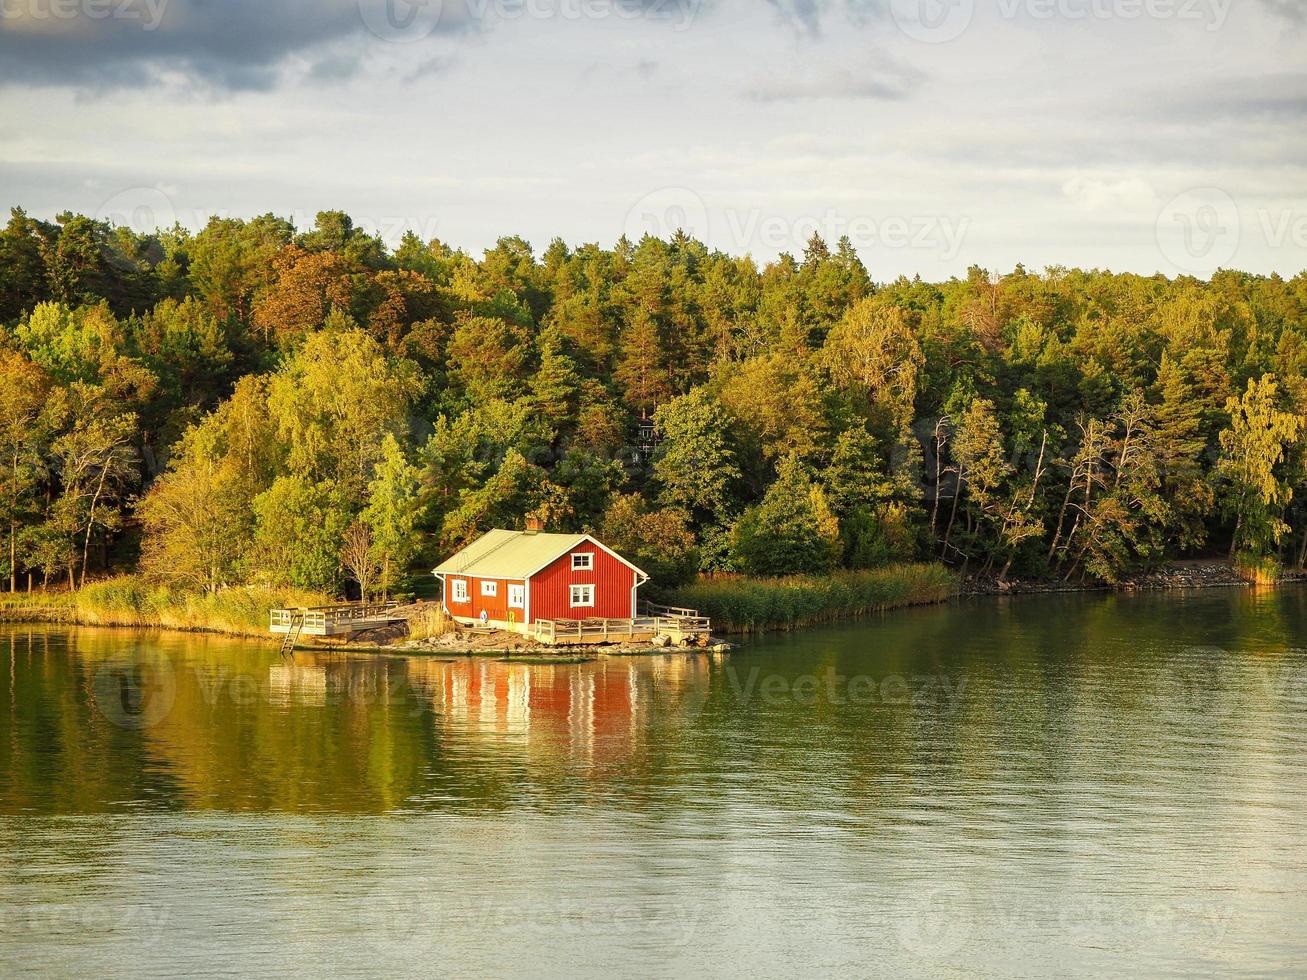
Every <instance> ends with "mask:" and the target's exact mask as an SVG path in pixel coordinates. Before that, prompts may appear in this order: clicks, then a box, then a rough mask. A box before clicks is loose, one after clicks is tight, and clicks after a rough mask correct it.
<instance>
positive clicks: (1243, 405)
mask: <svg viewBox="0 0 1307 980" xmlns="http://www.w3.org/2000/svg"><path fill="white" fill-rule="evenodd" d="M874 274H875V270H868V269H867V268H865V267H864V265H863V263H862V262H861V261H860V260H859V258H858V255H857V254H856V253H855V251H854V250H853V248H852V247H851V245H850V244H849V243H848V241H847V240H845V241H841V242H837V243H833V244H831V243H827V242H823V241H822V240H821V239H819V238H816V237H814V238H813V239H812V240H811V241H810V242H809V244H808V246H807V248H806V249H805V251H804V253H803V254H802V255H801V256H790V255H783V256H781V257H780V258H779V259H778V260H776V261H773V262H770V263H766V264H760V263H758V262H756V261H755V260H753V259H752V258H750V257H747V256H745V257H741V256H732V255H727V254H722V253H721V252H718V251H714V250H712V249H710V248H708V247H706V246H705V245H703V244H702V243H700V242H698V241H695V240H693V239H691V238H689V237H686V236H684V235H677V236H675V237H674V238H672V239H671V240H670V241H662V240H658V239H655V238H651V237H646V238H645V239H644V240H642V241H639V242H632V241H629V240H626V239H623V240H620V241H618V242H617V243H616V245H615V246H614V247H612V248H611V249H608V248H604V247H601V246H600V245H597V244H588V245H581V246H577V247H572V246H569V245H567V244H565V243H564V242H562V241H558V240H555V241H553V242H551V243H549V244H548V246H547V247H546V248H545V249H544V250H543V252H540V253H539V254H536V252H535V251H534V250H533V248H532V246H531V245H530V244H528V243H527V242H525V241H523V240H522V239H520V238H516V237H507V238H502V239H500V240H499V241H498V243H497V244H496V245H495V247H494V248H491V249H489V250H488V251H486V252H485V254H484V255H483V256H482V257H481V258H480V259H477V258H474V257H473V256H471V255H469V254H467V253H465V252H463V251H460V250H458V249H457V248H455V247H453V246H450V245H446V244H444V243H442V242H440V241H432V242H429V243H424V242H422V241H420V240H418V239H417V238H416V237H415V236H413V235H411V234H410V235H408V236H406V237H405V238H404V240H403V241H402V243H401V244H400V245H399V246H398V248H395V249H390V248H388V247H387V246H386V244H385V243H383V242H382V241H381V240H379V239H378V238H377V237H374V236H371V235H369V234H367V233H366V232H365V231H363V230H360V229H359V228H356V227H355V226H354V224H353V223H352V221H351V219H350V218H349V217H348V216H347V215H346V214H344V213H341V212H336V211H327V212H323V213H321V214H319V215H318V216H317V219H316V223H315V225H314V227H312V228H310V229H297V228H295V227H293V226H292V224H291V223H290V222H288V221H286V220H284V219H282V218H279V217H276V216H274V215H271V214H268V215H264V216H262V217H257V218H253V219H251V220H241V219H233V218H213V219H211V220H210V221H209V223H208V224H207V226H206V227H205V228H204V229H203V230H201V231H199V232H195V233H192V232H190V231H187V230H186V229H183V228H181V227H175V228H172V229H160V230H158V231H156V232H153V233H150V234H138V233H135V232H133V231H132V230H130V229H127V228H121V227H111V226H109V225H108V224H105V223H102V222H99V221H96V220H94V219H92V218H88V217H86V216H83V215H77V214H61V215H59V216H58V217H57V219H56V220H54V221H45V220H40V219H37V218H33V217H30V216H29V215H27V214H26V213H25V212H24V211H22V210H19V209H14V210H13V211H12V214H11V217H10V219H9V222H8V224H7V226H6V227H5V228H4V230H3V232H2V233H0V581H3V584H4V586H5V587H6V588H7V589H9V590H14V591H23V590H30V589H32V588H33V587H36V588H41V587H48V588H51V589H54V588H58V589H77V588H79V587H80V586H81V585H82V584H83V583H86V582H88V581H94V580H96V579H97V578H102V577H104V576H106V575H110V574H115V573H122V572H132V573H136V572H139V573H140V574H141V575H142V576H145V577H146V578H148V579H151V580H157V581H159V582H164V583H168V584H169V585H171V586H176V587H182V588H186V589H190V590H194V591H195V592H197V593H198V592H207V593H213V592H216V591H218V590H221V589H223V588H224V587H226V586H231V585H246V584H265V585H272V586H276V585H285V586H295V587H299V588H304V589H313V590H320V591H324V592H329V593H332V594H334V595H338V596H353V597H357V596H358V595H360V594H363V595H373V594H377V593H381V592H389V591H391V590H394V589H399V588H404V587H406V586H408V585H411V583H412V582H413V581H415V580H416V577H417V576H419V575H421V574H422V571H423V570H424V569H429V568H430V567H432V565H433V564H434V563H435V562H436V560H437V559H438V558H439V557H441V556H443V555H446V554H448V553H449V552H450V551H452V550H453V549H455V548H457V547H459V546H460V545H462V544H463V543H466V542H468V541H469V540H471V539H472V538H474V537H475V536H477V535H478V534H480V533H481V532H483V531H485V530H486V529H488V528H492V527H521V526H522V524H523V521H524V519H525V518H526V517H527V516H535V517H538V518H540V519H542V520H543V521H544V523H545V526H546V527H547V528H548V529H551V530H553V529H556V530H586V529H589V530H592V531H594V532H595V533H597V534H598V535H599V536H601V538H602V539H603V540H605V541H606V542H607V543H609V544H611V545H612V546H614V547H616V548H618V549H619V550H622V551H623V552H624V553H626V554H627V555H629V556H630V557H631V558H632V560H633V561H635V562H636V563H637V564H639V565H641V566H642V567H644V568H645V569H646V570H647V571H649V572H650V573H651V574H652V575H653V576H654V578H655V579H656V581H657V582H659V583H662V584H665V585H675V584H678V583H685V582H688V581H690V580H692V579H693V578H695V577H696V576H697V575H699V574H700V573H732V572H733V573H742V574H745V575H751V576H774V575H785V574H792V573H793V574H797V573H807V574H822V573H826V572H831V571H835V570H838V569H870V568H876V567H879V566H882V565H886V564H888V563H892V562H900V561H914V560H925V561H932V560H937V561H942V562H944V563H946V564H947V565H948V566H950V567H952V568H955V569H957V570H958V571H959V572H962V573H974V574H988V575H992V576H996V577H1000V578H1003V577H1016V576H1021V577H1042V578H1057V579H1061V580H1066V581H1072V582H1079V581H1086V582H1089V581H1095V582H1115V581H1119V580H1120V579H1122V578H1123V577H1125V576H1129V575H1131V574H1133V573H1135V572H1137V571H1140V570H1144V569H1148V568H1150V567H1153V566H1155V565H1157V564H1158V563H1160V562H1162V561H1165V560H1169V559H1173V558H1181V557H1186V556H1207V555H1218V554H1219V555H1222V556H1224V555H1230V556H1233V557H1235V558H1236V559H1238V560H1239V561H1241V562H1244V563H1248V564H1251V565H1259V566H1266V565H1270V566H1275V565H1276V564H1277V563H1279V564H1282V565H1284V566H1288V567H1302V565H1303V563H1304V559H1305V558H1307V492H1304V491H1303V484H1304V483H1307V455H1305V454H1304V449H1307V430H1305V428H1304V412H1307V385H1305V384H1304V373H1305V372H1304V368H1305V367H1307V274H1301V273H1300V274H1298V275H1297V276H1295V277H1294V278H1293V279H1290V280H1285V279H1283V278H1280V277H1277V276H1269V277H1265V276H1258V275H1250V274H1245V273H1241V272H1236V271H1222V272H1219V273H1217V274H1216V275H1214V276H1213V277H1212V279H1211V280H1210V281H1206V282H1205V281H1200V280H1196V279H1191V278H1180V279H1169V278H1167V277H1164V276H1161V275H1155V276H1140V275H1132V274H1114V273H1111V272H1108V271H1099V270H1092V271H1089V270H1079V269H1067V268H1059V267H1054V268H1047V269H1044V270H1043V271H1042V272H1032V271H1028V270H1027V269H1025V268H1023V267H1021V266H1018V267H1017V268H1015V269H1013V270H1012V271H1010V272H1005V273H999V272H994V271H989V270H985V269H981V268H972V269H971V270H970V271H969V273H968V275H967V276H966V278H964V279H951V280H949V281H948V282H942V283H928V282H923V281H921V280H920V279H912V280H909V279H906V278H900V279H898V280H896V281H892V282H877V281H876V280H875V278H874Z"/></svg>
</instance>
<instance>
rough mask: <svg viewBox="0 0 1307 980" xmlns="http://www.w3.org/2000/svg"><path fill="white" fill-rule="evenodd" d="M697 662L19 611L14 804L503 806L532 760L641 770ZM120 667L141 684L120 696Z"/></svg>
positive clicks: (12, 672) (543, 768) (3, 681)
mask: <svg viewBox="0 0 1307 980" xmlns="http://www.w3.org/2000/svg"><path fill="white" fill-rule="evenodd" d="M698 660H699V663H698V664H697V665H696V664H695V663H694V662H693V658H691V659H690V660H687V659H686V658H685V657H683V656H682V655H680V654H675V655H669V656H665V657H661V656H660V657H652V658H632V659H629V660H627V659H616V658H614V659H611V660H604V661H598V662H595V663H589V664H575V665H544V664H534V665H532V664H524V663H505V662H500V661H486V660H466V661H462V660H460V661H456V662H442V661H438V660H432V659H425V658H413V659H400V658H378V657H372V656H350V655H343V654H330V653H301V654H297V655H296V656H295V657H293V658H291V659H282V658H279V657H278V656H277V655H276V654H275V652H273V651H271V650H270V649H269V648H268V646H267V645H266V644H260V643H257V642H249V641H241V640H232V639H228V638H223V637H213V636H203V635H180V634H168V633H154V632H149V633H146V632H139V633H138V632H131V631H125V630H94V629H88V630H77V631H61V630H58V629H51V628H48V627H44V626H33V627H26V626H21V625H13V626H10V627H7V628H6V629H5V630H4V631H3V632H0V711H2V712H3V713H4V715H5V716H7V717H5V718H3V719H0V729H3V731H4V735H5V737H4V738H0V812H19V811H24V812H38V813H56V812H79V813H86V812H96V811H105V810H111V809H113V808H115V807H117V806H120V805H121V802H122V801H138V802H141V803H143V804H145V805H148V806H158V807H166V808H194V809H227V810H250V811H256V810H308V811H313V810H332V811H340V812H378V811H382V810H387V809H392V808H401V807H405V806H412V805H417V806H434V805H440V806H459V805H461V804H463V803H467V804H471V805H477V806H486V805H490V806H497V805H507V804H508V803H509V802H511V801H512V800H513V799H515V798H517V797H519V796H520V795H521V793H522V792H524V787H523V782H522V777H523V772H522V769H521V765H522V764H525V765H527V766H528V767H529V769H528V775H529V777H530V778H533V779H540V780H546V781H548V780H550V779H552V778H553V777H554V776H555V775H556V774H559V773H565V772H575V771H580V772H582V773H584V774H586V775H587V777H588V778H609V777H611V776H618V775H621V774H623V773H627V772H630V773H631V775H632V778H636V776H637V774H638V773H639V772H641V771H645V770H647V769H648V767H649V766H650V764H651V763H650V762H649V760H648V759H647V758H645V757H646V755H647V754H648V753H650V752H654V753H657V752H660V751H666V746H664V745H662V742H663V741H664V733H662V732H658V731H657V729H658V728H659V726H660V725H661V724H662V716H663V715H664V714H665V713H666V710H667V708H668V706H669V705H670V706H675V705H676V704H677V699H678V698H679V697H680V696H681V695H680V693H678V692H683V691H685V690H687V689H693V686H694V685H693V684H689V681H691V680H694V679H696V678H698V679H699V680H698V681H696V683H700V682H702V683H704V684H705V685H706V682H705V681H703V678H705V677H706V676H707V669H708V668H707V665H706V663H705V662H704V660H703V658H702V657H700V658H698ZM124 684H127V685H128V687H129V688H130V690H129V694H131V697H129V698H128V699H127V700H126V701H123V699H122V698H121V697H109V695H121V693H122V690H123V685H124ZM158 692H162V695H164V696H166V698H167V700H166V702H160V701H154V700H152V698H154V697H156V696H159V695H158ZM124 705H126V706H125V707H124ZM651 730H655V735H654V736H653V737H652V738H651V736H650V731H651ZM653 764H654V765H656V762H655V763H653ZM433 787H438V788H439V792H433ZM415 801H416V802H415Z"/></svg>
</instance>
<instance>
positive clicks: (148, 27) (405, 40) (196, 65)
mask: <svg viewBox="0 0 1307 980" xmlns="http://www.w3.org/2000/svg"><path fill="white" fill-rule="evenodd" d="M68 2H69V0H0V84H10V85H13V84H20V85H36V86H75V87H78V88H81V89H84V90H91V91H95V90H103V89H113V88H120V87H125V86H145V85H150V84H154V83H158V82H160V81H164V80H168V81H172V80H176V79H178V78H180V79H182V80H184V81H186V82H189V83H191V84H194V85H201V86H208V87H212V88H215V89H229V90H250V89H254V90H259V89H268V88H271V87H273V86H274V85H276V84H277V82H278V81H279V80H280V78H281V77H282V74H283V71H284V70H285V68H286V66H287V64H288V61H289V59H291V58H292V57H296V58H298V59H299V61H300V62H301V63H307V65H308V69H309V74H310V76H311V77H312V78H314V79H317V80H341V79H344V78H347V77H349V76H350V75H351V74H353V73H354V72H355V71H356V70H357V68H358V66H359V64H360V62H361V55H362V53H363V52H364V51H365V50H366V49H367V47H368V46H369V45H372V46H376V45H385V44H386V43H387V42H392V41H395V42H402V44H401V45H400V46H401V47H415V48H416V47H420V46H421V43H422V42H424V41H427V40H429V39H430V38H432V37H435V36H438V35H449V34H457V33H467V32H470V31H476V30H480V29H483V28H488V27H489V26H491V25H492V24H493V23H494V21H495V19H496V18H497V17H503V18H506V19H511V18H514V17H517V16H522V15H523V11H527V12H529V11H530V9H531V8H529V7H528V6H527V4H526V0H272V2H269V0H71V2H72V4H73V8H75V9H72V8H67V3H68ZM608 2H610V3H611V4H613V5H614V7H615V8H621V9H622V10H624V11H627V12H636V13H639V14H641V15H642V16H644V17H645V18H646V19H648V20H649V21H651V22H657V21H660V20H666V19H677V22H681V21H683V20H684V19H685V18H686V17H687V16H688V17H692V16H693V15H694V14H695V13H697V12H698V11H699V9H700V8H701V7H704V6H707V5H708V3H709V0H608ZM803 2H809V0H803ZM546 7H547V3H546ZM56 9H57V10H59V11H60V15H58V16H56V15H55V14H54V13H52V11H54V10H56ZM68 9H71V13H67V12H65V11H66V10H68Z"/></svg>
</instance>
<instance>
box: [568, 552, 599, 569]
mask: <svg viewBox="0 0 1307 980" xmlns="http://www.w3.org/2000/svg"><path fill="white" fill-rule="evenodd" d="M594 567H595V556H594V552H593V551H585V552H582V553H581V554H579V555H573V556H572V571H574V572H588V571H590V570H591V569H593V568H594Z"/></svg>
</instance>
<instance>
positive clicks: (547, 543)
mask: <svg viewBox="0 0 1307 980" xmlns="http://www.w3.org/2000/svg"><path fill="white" fill-rule="evenodd" d="M587 541H588V542H590V543H591V544H593V545H595V546H596V547H599V548H602V549H603V550H604V551H606V552H608V553H609V554H610V555H612V556H613V557H614V558H616V559H617V560H618V561H620V562H622V563H623V564H624V565H627V566H629V567H630V568H631V569H632V570H634V571H635V572H637V573H638V574H640V575H642V576H644V577H645V578H648V577H649V576H648V575H645V573H644V572H643V571H641V570H640V569H639V568H636V567H635V566H634V565H632V564H631V563H630V562H629V561H627V560H626V559H625V558H623V557H622V556H621V555H619V554H618V553H617V552H615V551H613V549H612V548H609V547H607V546H606V545H604V544H601V543H600V542H598V541H596V540H595V539H594V538H592V537H590V535H588V534H545V533H543V532H539V533H528V532H526V531H503V530H494V531H487V532H486V533H485V534H483V535H482V536H481V537H479V538H477V539H476V540H475V541H473V542H472V543H471V544H470V545H468V546H467V547H466V548H464V549H463V550H462V551H460V552H458V553H456V554H454V555H452V556H450V557H449V558H446V559H445V561H443V562H442V563H441V564H440V565H439V566H438V567H437V568H436V569H435V574H436V575H471V576H475V577H476V578H502V579H523V580H525V579H528V578H530V577H531V576H532V575H534V574H535V573H536V572H538V571H540V570H541V569H543V568H545V567H546V566H548V565H550V564H551V563H553V562H555V561H557V560H558V559H559V558H561V557H562V556H563V555H565V554H567V553H568V552H569V551H571V550H572V549H573V548H575V547H576V546H577V545H579V544H584V543H585V542H587Z"/></svg>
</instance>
